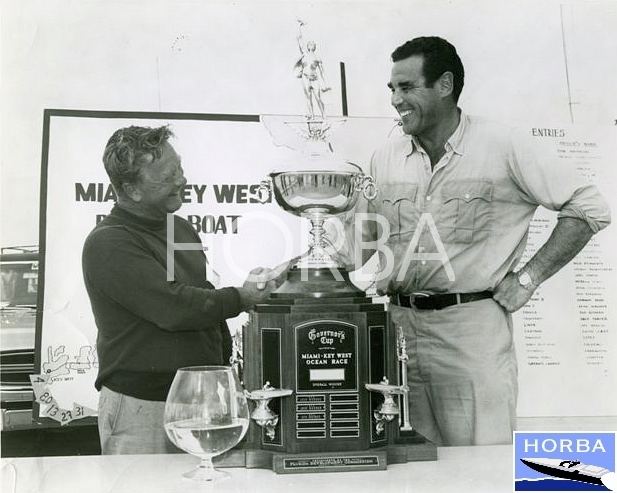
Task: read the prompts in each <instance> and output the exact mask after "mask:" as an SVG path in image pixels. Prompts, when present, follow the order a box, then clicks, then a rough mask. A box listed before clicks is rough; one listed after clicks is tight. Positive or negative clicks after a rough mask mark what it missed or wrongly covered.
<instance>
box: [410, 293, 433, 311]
mask: <svg viewBox="0 0 617 493" xmlns="http://www.w3.org/2000/svg"><path fill="white" fill-rule="evenodd" d="M430 296H431V295H430V294H429V293H424V292H422V291H417V292H415V293H411V296H410V298H411V303H410V304H412V305H413V306H415V307H416V308H418V307H417V306H416V298H429V297H430Z"/></svg>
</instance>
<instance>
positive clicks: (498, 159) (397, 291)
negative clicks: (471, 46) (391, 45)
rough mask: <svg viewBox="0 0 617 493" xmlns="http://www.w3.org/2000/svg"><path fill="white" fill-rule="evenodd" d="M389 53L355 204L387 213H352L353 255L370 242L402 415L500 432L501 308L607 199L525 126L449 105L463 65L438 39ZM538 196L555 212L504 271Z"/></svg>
mask: <svg viewBox="0 0 617 493" xmlns="http://www.w3.org/2000/svg"><path fill="white" fill-rule="evenodd" d="M392 61H393V66H392V73H391V77H390V82H389V83H388V86H389V88H390V90H391V92H392V99H391V102H392V105H393V106H394V108H395V109H396V110H397V112H398V113H399V115H400V117H401V123H402V129H403V134H402V135H398V136H396V137H394V138H391V139H389V140H388V142H387V143H386V144H385V145H383V146H382V147H381V148H379V149H378V150H377V151H376V152H375V153H374V155H373V157H372V160H371V169H370V174H371V175H372V176H373V177H374V178H375V181H376V182H377V184H378V186H379V189H380V195H379V196H378V198H377V199H376V200H375V201H372V202H370V203H367V202H366V201H362V202H361V204H360V206H359V207H358V209H357V211H356V212H362V211H367V212H372V213H376V214H378V215H381V216H382V217H385V219H387V221H383V220H381V221H365V222H363V229H362V232H361V233H362V239H363V243H362V248H363V249H362V250H360V249H356V255H357V256H358V261H359V260H360V258H359V255H360V253H361V254H362V262H364V261H366V260H367V258H368V257H370V255H371V254H372V253H373V252H374V250H375V249H376V250H378V251H379V257H380V264H381V269H382V272H381V274H382V275H381V279H380V280H379V281H378V283H377V287H378V291H379V292H381V293H386V294H388V295H389V296H390V301H391V303H390V312H391V317H392V321H393V323H394V324H396V325H397V326H400V327H402V328H403V330H404V333H405V335H406V338H407V350H408V355H409V363H408V380H409V386H410V398H409V399H410V406H411V411H410V415H411V422H412V425H413V426H414V427H415V429H416V430H417V431H418V432H419V433H421V434H422V435H424V436H426V437H427V438H428V439H429V440H431V441H433V442H435V443H437V444H444V445H471V444H495V443H509V442H511V440H512V430H513V428H514V422H515V412H516V398H517V390H518V389H517V367H516V357H515V353H514V344H513V337H512V317H511V312H514V311H516V310H518V309H519V308H521V307H522V306H523V305H524V304H525V303H527V301H529V299H530V298H531V296H532V295H533V293H534V291H535V289H536V288H537V287H538V286H539V285H540V284H541V283H542V282H544V281H545V280H546V279H548V278H549V277H550V276H552V275H553V274H554V273H556V272H557V271H558V270H559V269H561V268H562V267H563V266H564V265H566V264H567V263H568V262H569V261H570V260H571V259H572V258H573V257H574V256H575V255H576V254H577V253H578V252H579V251H580V250H581V249H582V248H583V247H584V246H585V244H586V243H587V242H588V241H589V239H590V238H591V237H592V235H593V234H594V233H596V232H598V231H599V230H600V229H602V228H604V227H606V226H607V225H608V224H609V223H610V212H609V209H608V207H607V205H606V202H605V201H604V199H603V198H602V197H601V195H600V194H599V192H598V190H597V189H596V188H595V187H594V186H593V185H591V184H589V183H585V182H583V181H581V179H579V178H577V176H575V174H574V171H573V170H571V169H567V168H568V166H565V165H563V164H561V165H560V164H559V163H558V162H556V161H555V160H554V159H543V158H541V157H540V155H539V154H538V153H537V150H536V149H535V148H534V146H533V143H532V142H531V141H530V139H527V138H525V137H524V136H520V135H518V134H517V133H516V132H514V131H512V130H511V129H509V128H507V127H505V126H502V125H499V124H496V123H493V122H489V121H487V120H485V119H482V118H477V117H473V116H469V115H466V114H465V113H464V112H463V111H461V109H460V108H459V107H458V106H457V101H458V98H459V95H460V93H461V90H462V88H463V82H464V69H463V65H462V63H461V60H460V58H459V56H458V54H457V53H456V49H455V48H454V46H452V45H451V44H450V43H448V42H447V41H446V40H444V39H441V38H437V37H423V38H416V39H413V40H411V41H408V42H406V43H405V44H403V45H402V46H400V47H398V48H397V49H396V50H395V51H394V52H393V53H392ZM539 205H542V206H544V207H546V208H548V209H551V210H554V211H558V215H557V218H558V221H557V225H556V226H555V228H554V230H553V231H552V234H551V236H550V238H549V239H548V240H547V242H546V243H545V244H544V245H543V246H542V247H541V248H540V249H539V251H538V252H537V253H536V254H535V255H534V256H533V258H531V259H530V260H529V262H527V263H526V264H525V265H524V266H523V267H522V268H521V269H519V270H518V271H517V272H514V269H515V268H516V266H517V265H518V264H519V261H520V259H521V256H522V254H523V251H524V249H525V244H526V240H527V235H528V231H529V224H530V221H531V219H532V217H533V215H534V212H535V210H536V208H537V207H538V206H539ZM386 223H387V224H386ZM371 242H373V243H371ZM379 242H381V244H380V243H379ZM356 243H357V244H360V243H359V242H356ZM367 246H369V248H366V247H367ZM370 247H372V249H371V248H370ZM358 252H360V253H358ZM358 263H359V262H356V265H355V267H358V265H357V264H358Z"/></svg>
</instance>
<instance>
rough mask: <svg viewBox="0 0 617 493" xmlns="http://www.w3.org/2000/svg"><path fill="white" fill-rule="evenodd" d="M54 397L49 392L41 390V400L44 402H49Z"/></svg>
mask: <svg viewBox="0 0 617 493" xmlns="http://www.w3.org/2000/svg"><path fill="white" fill-rule="evenodd" d="M53 400H54V398H53V397H52V396H51V394H50V393H49V392H43V393H42V394H41V402H43V403H45V404H50V403H51V401H53Z"/></svg>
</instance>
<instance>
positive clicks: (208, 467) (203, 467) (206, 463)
mask: <svg viewBox="0 0 617 493" xmlns="http://www.w3.org/2000/svg"><path fill="white" fill-rule="evenodd" d="M199 470H200V472H201V473H202V474H203V475H204V476H212V474H213V473H214V465H213V464H212V457H202V458H201V462H200V463H199Z"/></svg>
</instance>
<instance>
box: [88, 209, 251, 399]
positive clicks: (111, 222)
mask: <svg viewBox="0 0 617 493" xmlns="http://www.w3.org/2000/svg"><path fill="white" fill-rule="evenodd" d="M174 220H175V227H174V236H175V240H174V241H175V243H176V244H179V243H193V244H200V245H201V241H200V239H199V236H198V235H197V233H195V231H194V230H193V228H192V227H191V225H190V224H189V223H188V222H187V221H186V220H184V219H182V218H181V217H178V216H174ZM166 252H167V250H166V219H162V220H160V221H153V220H147V219H143V218H140V217H137V216H135V215H133V214H131V213H129V212H127V211H125V210H123V209H121V208H120V207H118V206H117V205H116V206H115V207H114V208H113V209H112V211H111V213H110V214H109V215H108V216H107V217H105V219H103V220H102V221H101V222H100V223H99V224H97V226H96V227H95V228H94V229H93V230H92V232H91V233H90V234H89V235H88V238H86V242H85V244H84V249H83V255H82V265H83V273H84V281H85V284H86V289H87V290H88V295H89V296H90V303H91V304H92V311H93V312H94V318H95V320H96V325H97V327H98V335H97V342H96V344H97V352H98V358H99V371H98V377H97V379H96V382H95V386H96V388H97V389H98V390H100V389H101V386H102V385H105V386H106V387H108V388H110V389H111V390H114V391H116V392H120V393H122V394H125V395H130V396H133V397H137V398H139V399H146V400H153V401H164V400H165V398H166V397H167V392H168V390H169V387H170V385H171V382H172V380H173V378H174V375H175V372H176V370H177V369H178V368H181V367H184V366H194V365H228V364H229V356H230V353H231V338H230V335H229V330H228V328H227V324H226V322H225V319H227V318H230V317H235V316H236V315H238V314H239V313H240V311H241V307H240V296H239V294H238V291H237V290H236V289H235V288H223V289H214V286H213V285H212V284H211V283H210V282H208V281H207V280H206V256H205V255H204V253H203V251H202V250H175V252H174V270H175V272H174V280H173V281H167V270H166V266H167V257H166V255H167V253H166Z"/></svg>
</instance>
